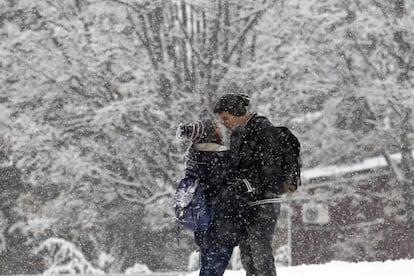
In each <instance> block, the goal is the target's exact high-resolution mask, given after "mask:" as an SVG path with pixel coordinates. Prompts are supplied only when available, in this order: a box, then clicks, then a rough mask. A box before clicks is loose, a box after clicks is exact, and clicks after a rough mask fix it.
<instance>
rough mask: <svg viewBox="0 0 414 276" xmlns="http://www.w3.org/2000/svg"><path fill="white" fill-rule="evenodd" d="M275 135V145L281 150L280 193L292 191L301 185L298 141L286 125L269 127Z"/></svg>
mask: <svg viewBox="0 0 414 276" xmlns="http://www.w3.org/2000/svg"><path fill="white" fill-rule="evenodd" d="M271 132H272V134H273V136H274V137H275V139H274V142H275V147H274V148H277V149H280V150H281V152H282V164H281V165H282V170H283V181H282V182H281V183H282V184H281V185H282V187H279V190H280V191H282V193H292V192H294V191H296V190H297V189H298V187H299V186H300V185H301V180H300V169H301V167H302V162H301V158H300V142H299V140H298V138H297V137H296V136H295V135H294V134H293V133H292V132H291V131H290V130H289V129H288V128H286V127H273V126H272V127H271Z"/></svg>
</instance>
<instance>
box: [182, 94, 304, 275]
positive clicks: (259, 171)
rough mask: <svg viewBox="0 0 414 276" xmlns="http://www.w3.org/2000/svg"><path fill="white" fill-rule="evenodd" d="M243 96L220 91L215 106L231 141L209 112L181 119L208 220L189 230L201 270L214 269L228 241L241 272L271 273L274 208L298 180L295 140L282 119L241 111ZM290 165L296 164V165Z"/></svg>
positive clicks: (223, 261) (222, 262)
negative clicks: (277, 123)
mask: <svg viewBox="0 0 414 276" xmlns="http://www.w3.org/2000/svg"><path fill="white" fill-rule="evenodd" d="M249 102H250V99H249V98H248V97H247V96H245V95H238V94H226V95H224V96H222V97H221V98H220V99H219V100H218V101H217V102H216V104H215V106H214V113H215V115H216V116H217V117H218V118H219V120H220V122H221V124H222V125H223V126H224V127H225V128H227V129H228V130H229V131H230V132H231V136H230V149H227V148H225V147H224V146H223V136H222V134H221V132H220V128H219V127H218V126H217V125H216V124H215V122H214V121H213V120H211V119H202V120H200V121H196V122H192V123H189V124H184V125H181V126H180V134H181V135H182V136H184V137H186V138H188V139H190V140H191V141H192V145H191V147H190V149H189V152H188V156H187V157H188V159H187V163H186V173H187V172H197V174H198V175H199V178H200V184H201V185H202V187H203V190H204V194H205V199H206V202H207V204H208V205H210V206H212V208H213V209H214V217H213V221H212V225H211V226H210V227H209V228H208V229H207V230H205V231H195V232H194V237H195V242H196V243H197V245H198V246H199V247H200V276H207V275H209V276H219V275H220V276H221V275H223V274H224V271H225V269H226V267H227V265H228V263H229V260H230V257H231V255H232V252H233V248H234V247H235V246H237V245H238V246H239V248H240V257H241V261H242V264H243V268H244V269H245V270H246V275H247V276H253V275H255V276H259V275H260V276H262V275H263V276H267V275H268V276H275V275H276V269H275V264H274V257H273V250H272V242H273V237H274V233H275V230H276V223H277V219H278V216H279V212H280V200H279V198H280V196H281V195H282V194H283V193H284V192H286V191H289V190H292V189H293V190H294V189H296V187H297V185H298V184H299V180H300V175H299V168H298V167H297V166H300V164H298V163H297V164H295V162H288V161H289V160H287V159H289V158H290V157H289V156H291V157H292V158H294V156H295V155H298V154H299V147H300V145H299V141H298V140H297V138H296V137H295V136H294V135H293V134H292V133H291V132H290V131H289V130H288V129H287V128H285V127H274V126H273V125H272V123H271V122H270V121H269V120H268V119H267V118H266V117H263V116H259V115H257V114H256V113H250V112H248V111H247V107H248V105H249ZM295 166H296V167H295Z"/></svg>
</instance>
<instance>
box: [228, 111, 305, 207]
mask: <svg viewBox="0 0 414 276" xmlns="http://www.w3.org/2000/svg"><path fill="white" fill-rule="evenodd" d="M292 141H293V143H292ZM230 144H231V152H232V156H233V157H232V162H233V163H232V173H231V177H233V178H237V179H239V180H238V181H237V182H236V184H235V189H236V190H237V191H238V193H240V194H244V195H245V196H247V197H248V200H249V201H251V202H254V201H258V200H265V199H272V198H277V197H279V196H280V195H281V194H282V193H283V190H282V189H283V184H284V183H291V182H293V181H295V177H297V175H295V172H297V168H294V166H299V164H298V163H297V162H295V160H293V158H294V151H295V150H298V149H297V148H296V149H295V148H294V147H299V142H298V140H297V138H296V137H295V136H294V135H293V134H292V133H291V132H290V131H289V130H288V129H287V128H286V127H275V126H273V125H272V123H271V122H270V121H269V120H268V119H267V118H266V117H263V116H258V115H257V114H255V113H254V114H252V115H251V116H250V118H249V120H248V121H247V123H246V125H244V126H242V127H239V128H237V129H236V130H234V131H233V133H232V135H231V143H230ZM291 159H292V160H291ZM240 179H246V180H247V181H248V183H247V184H246V181H245V182H243V181H240Z"/></svg>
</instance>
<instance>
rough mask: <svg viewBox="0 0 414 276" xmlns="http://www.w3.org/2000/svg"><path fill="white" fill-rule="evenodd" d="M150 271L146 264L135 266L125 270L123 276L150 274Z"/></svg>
mask: <svg viewBox="0 0 414 276" xmlns="http://www.w3.org/2000/svg"><path fill="white" fill-rule="evenodd" d="M150 273H151V270H150V269H149V268H148V266H147V265H146V264H135V265H134V266H132V267H128V268H127V269H126V270H125V274H127V275H136V274H150Z"/></svg>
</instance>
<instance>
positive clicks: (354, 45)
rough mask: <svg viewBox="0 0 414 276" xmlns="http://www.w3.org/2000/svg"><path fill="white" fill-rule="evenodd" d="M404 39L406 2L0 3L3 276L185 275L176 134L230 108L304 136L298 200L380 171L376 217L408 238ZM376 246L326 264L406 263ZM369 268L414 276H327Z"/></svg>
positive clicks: (413, 72) (412, 37)
mask: <svg viewBox="0 0 414 276" xmlns="http://www.w3.org/2000/svg"><path fill="white" fill-rule="evenodd" d="M259 2H260V3H259ZM413 25H414V2H413V1H411V0H393V1H389V0H347V1H342V0H323V1H321V0H290V1H276V0H265V1H256V0H237V1H236V0H193V1H181V0H154V1H146V0H83V1H80V0H65V1H55V0H37V1H31V0H0V274H23V273H42V272H45V271H46V272H57V271H58V270H59V271H60V270H68V271H70V273H95V272H96V273H99V272H106V273H123V272H126V271H128V269H130V268H134V267H135V268H137V269H138V270H140V269H143V270H146V269H149V270H151V271H182V270H186V269H187V268H188V260H189V256H190V254H191V252H193V251H194V250H195V249H196V248H195V246H194V243H193V242H192V239H191V235H189V234H184V236H183V237H182V242H181V244H180V245H178V244H177V242H176V234H175V225H174V223H173V220H172V208H171V207H172V195H173V193H174V189H175V183H176V181H177V179H179V178H180V177H181V175H182V168H183V166H182V165H183V161H184V158H183V156H184V152H185V148H186V146H187V145H185V144H184V143H182V142H181V141H178V140H177V139H176V138H175V128H176V126H177V125H178V123H180V122H183V121H191V120H194V119H197V118H199V117H200V116H201V114H204V113H205V112H208V111H209V110H211V107H212V105H213V103H214V101H215V100H216V99H217V98H218V97H219V96H220V95H222V94H223V93H226V92H235V91H237V92H240V91H242V92H243V93H246V94H248V95H250V96H251V98H252V103H251V111H258V112H259V113H261V114H263V115H266V116H268V117H269V119H270V120H271V121H273V122H274V123H275V124H277V125H285V126H288V127H289V128H290V129H292V131H293V132H294V133H295V134H296V135H297V136H298V137H299V139H300V141H301V144H302V161H303V171H304V173H303V176H304V185H306V184H307V183H306V181H308V180H309V179H310V178H312V177H314V176H318V177H320V176H323V177H325V176H332V175H335V174H337V173H342V172H344V171H348V172H350V173H351V174H352V172H354V171H355V167H353V166H359V167H364V166H368V165H369V166H371V168H372V167H374V168H375V167H387V168H389V171H388V173H389V175H391V177H392V178H393V179H394V180H395V183H397V184H396V185H395V186H394V188H393V190H392V191H389V190H386V191H377V192H376V194H375V196H376V197H377V198H382V200H383V201H384V202H385V203H386V204H384V205H386V206H387V207H386V209H384V210H381V213H382V214H383V215H384V218H387V220H388V221H392V222H393V223H394V222H395V223H396V224H402V225H408V226H411V227H412V228H410V229H413V228H414V161H413V155H412V150H413V145H414V121H413V120H414V112H413V107H414V92H413V83H414V82H413V77H414V30H413V28H412V26H413ZM364 160H365V161H364ZM366 160H368V161H366ZM364 162H365V163H364ZM374 162H378V163H376V164H377V165H375V166H372V164H373V163H374ZM372 173H373V174H374V175H375V170H373V172H372ZM368 177H369V176H368ZM339 191H340V192H343V191H341V189H339ZM300 195H301V192H300V191H299V192H298V196H300ZM323 196H325V194H321V195H320V197H321V198H320V200H324V199H325V198H322V197H323ZM348 196H349V194H348ZM351 196H355V198H356V199H359V200H361V198H362V199H363V200H369V199H366V197H361V196H360V194H358V191H357V190H356V191H352V193H351ZM355 215H356V216H358V215H359V214H355ZM364 229H365V228H364ZM364 229H362V228H361V232H363V230H364ZM365 231H368V232H369V231H370V229H365ZM407 231H411V230H407ZM406 234H407V235H408V236H410V235H411V236H412V235H414V233H413V232H408V233H406ZM373 235H374V236H375V241H374V240H373V239H371V238H364V239H359V240H358V243H360V244H356V245H355V244H350V243H347V242H346V241H345V242H342V243H340V244H333V245H332V246H333V247H335V248H338V250H337V252H338V253H337V254H336V255H335V256H336V261H341V260H347V261H360V262H363V261H368V260H369V261H382V260H383V259H384V258H386V259H390V260H393V259H396V258H397V257H398V258H400V257H404V258H410V259H413V258H414V257H413V254H414V253H413V251H411V253H410V252H408V253H407V252H405V253H401V252H399V250H398V248H397V249H396V250H395V251H394V252H392V254H391V255H387V256H385V257H384V256H383V254H382V252H377V251H376V249H375V242H378V240H380V241H381V238H382V236H381V235H380V234H376V233H370V236H368V237H372V236H373ZM353 242H354V241H353ZM355 246H357V247H358V246H359V247H363V248H364V249H365V250H367V251H366V255H365V257H364V256H363V257H362V258H360V257H358V259H353V256H355V255H354V253H355V252H354V251H353V250H354V247H355ZM404 254H405V255H404ZM283 257H284V255H283V254H282V256H281V258H283ZM190 259H191V258H190ZM333 261H334V260H333ZM373 266H375V267H377V266H378V268H379V269H381V268H382V269H381V271H373V272H372V274H374V275H390V274H391V273H390V274H380V273H385V271H387V270H386V269H388V268H386V267H392V269H394V270H393V274H396V275H410V274H407V273H408V272H407V273H406V272H405V271H403V272H401V273H397V271H398V269H409V270H407V271H413V268H412V261H398V262H386V263H384V264H382V265H379V264H378V263H377V264H375V263H374V264H373V265H369V264H367V263H365V264H364V263H363V264H361V265H358V266H356V265H347V264H343V263H332V264H330V265H329V266H323V267H321V269H325V270H330V269H342V267H344V268H343V269H344V271H345V270H347V271H352V272H351V273H354V271H359V272H358V273H361V272H363V271H365V269H373V268H372V267H373ZM410 266H411V267H410ZM407 267H408V268H407ZM302 269H303V270H308V271H311V270H315V271H317V269H319V266H306V267H298V268H289V267H286V268H280V273H281V274H280V275H284V274H283V273H289V275H296V274H294V273H299V274H297V275H311V274H307V273H305V272H303V274H300V273H302V272H300V271H302ZM235 273H236V272H235ZM290 273H292V274H290ZM315 273H316V272H315ZM321 273H322V272H321ZM367 273H368V272H367ZM367 273H365V274H364V275H366V274H367ZM369 273H371V271H370V272H369ZM335 274H337V275H340V274H339V272H338V273H337V272H335ZM354 274H355V275H359V274H357V272H355V273H354ZM286 275H287V274H286ZM315 275H316V274H315ZM317 275H323V274H317ZM330 275H332V274H330ZM347 275H349V273H347ZM360 275H362V274H360Z"/></svg>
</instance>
